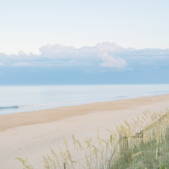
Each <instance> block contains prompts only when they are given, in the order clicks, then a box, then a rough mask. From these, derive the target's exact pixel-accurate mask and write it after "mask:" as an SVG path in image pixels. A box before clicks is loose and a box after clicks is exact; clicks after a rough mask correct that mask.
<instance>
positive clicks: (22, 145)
mask: <svg viewBox="0 0 169 169" xmlns="http://www.w3.org/2000/svg"><path fill="white" fill-rule="evenodd" d="M166 107H169V95H168V94H166V95H161V96H151V97H142V98H135V99H125V100H118V101H110V102H98V103H92V104H86V105H78V106H68V107H60V108H54V109H47V110H39V111H32V112H23V113H16V114H8V115H0V168H2V167H4V168H5V167H6V168H7V169H21V168H23V167H22V166H21V164H20V163H19V162H18V161H17V160H16V159H15V158H16V157H21V158H26V157H28V162H30V164H32V165H33V166H34V168H35V169H41V168H43V155H46V154H49V155H50V149H49V147H51V148H52V149H54V150H55V151H56V152H57V151H58V149H57V148H58V146H61V147H62V146H63V139H62V137H63V136H65V137H66V138H67V140H68V142H69V144H70V145H72V140H71V135H72V134H74V135H75V137H76V138H78V139H79V140H83V138H87V137H89V136H91V137H92V138H94V139H95V138H96V135H97V130H99V132H100V135H101V137H102V138H103V139H105V138H106V137H107V136H108V134H109V133H108V132H107V131H106V130H105V129H113V128H114V127H115V125H116V124H117V125H118V124H121V123H122V122H123V121H124V120H131V119H132V118H136V117H137V116H141V115H142V113H143V112H144V111H145V110H149V111H150V112H152V113H153V112H154V111H155V112H159V111H165V110H166Z"/></svg>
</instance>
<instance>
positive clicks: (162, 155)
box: [17, 109, 169, 169]
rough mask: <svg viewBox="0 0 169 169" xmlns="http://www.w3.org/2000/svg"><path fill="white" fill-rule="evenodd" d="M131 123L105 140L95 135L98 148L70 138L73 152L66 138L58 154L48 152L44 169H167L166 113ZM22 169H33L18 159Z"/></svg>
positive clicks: (168, 116) (168, 113) (168, 123)
mask: <svg viewBox="0 0 169 169" xmlns="http://www.w3.org/2000/svg"><path fill="white" fill-rule="evenodd" d="M143 114H144V115H143V116H142V117H141V118H137V119H136V120H133V121H132V122H130V123H129V122H127V121H124V124H123V125H120V126H116V131H110V130H108V131H109V132H110V136H109V138H108V139H107V140H103V139H101V138H100V135H99V132H98V133H97V144H96V143H93V142H92V139H91V138H87V139H85V140H84V143H81V142H80V141H79V140H77V139H76V138H75V137H74V136H72V141H73V145H74V146H73V147H74V148H73V150H72V149H70V147H69V144H68V142H67V140H66V138H63V140H64V144H65V148H64V149H61V148H60V147H59V151H60V154H56V153H55V152H54V151H53V150H52V149H51V154H52V155H50V156H44V157H43V158H44V168H45V169H63V167H64V165H63V164H65V167H66V169H81V168H82V169H156V168H157V169H167V168H169V159H168V155H169V130H168V129H169V110H168V109H167V111H166V112H160V113H153V114H151V113H149V112H148V111H146V112H144V113H143ZM17 159H18V160H19V161H20V162H22V164H23V166H24V168H25V169H33V167H32V166H31V165H29V164H28V163H27V160H23V159H21V158H17Z"/></svg>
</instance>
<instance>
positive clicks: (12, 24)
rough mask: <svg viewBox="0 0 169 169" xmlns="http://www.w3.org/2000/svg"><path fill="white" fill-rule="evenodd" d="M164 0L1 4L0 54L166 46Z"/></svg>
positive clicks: (7, 0)
mask: <svg viewBox="0 0 169 169" xmlns="http://www.w3.org/2000/svg"><path fill="white" fill-rule="evenodd" d="M168 7H169V1H168V0H141V1H137V0H118V1H117V0H92V1H91V0H83V1H82V0H27V1H26V0H4V1H1V2H0V52H3V53H6V54H17V53H18V52H19V51H20V50H22V51H24V52H25V53H27V54H28V53H29V52H33V53H35V54H40V51H39V48H40V47H41V46H44V45H46V44H61V45H66V46H75V47H76V48H80V47H82V46H95V45H96V44H97V43H98V42H114V43H116V44H118V45H120V46H122V47H125V48H128V47H134V48H136V49H142V48H161V49H164V48H169V10H168Z"/></svg>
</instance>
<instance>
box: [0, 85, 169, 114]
mask: <svg viewBox="0 0 169 169" xmlns="http://www.w3.org/2000/svg"><path fill="white" fill-rule="evenodd" d="M168 93H169V84H164V85H65V86H64V85H60V86H59V85H58V86H57V85H56V86H0V115H2V114H10V113H18V112H25V111H32V110H41V109H48V108H54V107H61V106H70V105H79V104H86V103H94V102H103V101H113V100H120V99H128V98H136V97H143V96H154V95H161V94H168Z"/></svg>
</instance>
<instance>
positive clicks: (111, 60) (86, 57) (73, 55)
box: [0, 42, 169, 70]
mask: <svg viewBox="0 0 169 169" xmlns="http://www.w3.org/2000/svg"><path fill="white" fill-rule="evenodd" d="M39 50H40V54H39V55H35V54H33V53H30V54H28V55H27V54H26V53H24V52H23V51H20V52H19V53H18V55H6V54H4V53H0V66H6V65H7V66H50V67H88V68H89V67H93V68H96V67H97V68H96V69H100V70H103V68H101V67H105V68H106V67H108V68H118V69H119V68H127V70H128V69H129V67H127V65H128V66H130V67H133V69H134V70H135V67H138V65H139V66H140V67H142V66H146V65H154V62H153V61H156V63H157V62H158V63H159V64H160V65H162V64H168V63H169V62H168V61H169V49H142V50H136V49H134V48H128V49H127V48H123V47H121V46H118V45H116V44H115V43H109V42H104V43H98V44H97V45H96V46H84V47H82V48H75V47H73V46H64V45H60V44H54V45H50V44H48V45H45V46H42V47H41V48H40V49H39ZM159 61H160V62H159ZM142 63H146V65H143V64H142Z"/></svg>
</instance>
